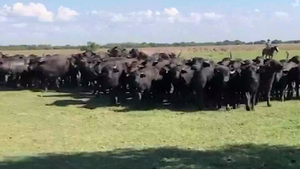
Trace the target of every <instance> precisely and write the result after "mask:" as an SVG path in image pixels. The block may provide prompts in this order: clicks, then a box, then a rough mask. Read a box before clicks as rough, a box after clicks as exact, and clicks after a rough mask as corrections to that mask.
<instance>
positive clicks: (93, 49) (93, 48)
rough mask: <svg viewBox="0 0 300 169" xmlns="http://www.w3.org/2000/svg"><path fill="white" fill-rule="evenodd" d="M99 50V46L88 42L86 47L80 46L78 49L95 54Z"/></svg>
mask: <svg viewBox="0 0 300 169" xmlns="http://www.w3.org/2000/svg"><path fill="white" fill-rule="evenodd" d="M99 48H100V45H98V44H97V43H95V42H88V43H87V45H86V46H82V47H81V48H80V50H81V51H85V52H96V51H97V50H98V49H99Z"/></svg>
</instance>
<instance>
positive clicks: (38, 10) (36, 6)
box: [5, 3, 54, 22]
mask: <svg viewBox="0 0 300 169" xmlns="http://www.w3.org/2000/svg"><path fill="white" fill-rule="evenodd" d="M5 8H6V9H8V10H10V9H11V8H10V7H8V6H5ZM11 12H12V13H13V14H16V15H19V16H28V17H37V18H38V19H39V20H40V21H43V22H53V20H54V14H53V13H52V12H51V11H48V10H47V8H46V7H45V6H44V5H43V4H41V3H29V4H28V5H24V4H22V3H15V4H14V5H13V7H12V9H11Z"/></svg>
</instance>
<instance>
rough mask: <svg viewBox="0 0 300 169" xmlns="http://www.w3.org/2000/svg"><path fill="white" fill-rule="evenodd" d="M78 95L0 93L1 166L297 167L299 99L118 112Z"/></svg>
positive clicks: (117, 109)
mask: <svg viewBox="0 0 300 169" xmlns="http://www.w3.org/2000/svg"><path fill="white" fill-rule="evenodd" d="M85 97H86V96H84V95H83V96H81V95H79V94H71V95H69V94H58V93H51V92H49V93H40V92H31V91H7V92H1V93H0V98H1V99H0V110H1V113H0V128H1V131H0V161H2V164H1V162H0V168H22V169H27V168H28V169H29V168H47V169H48V168H49V169H50V168H96V167H99V166H102V167H100V168H128V169H129V168H145V169H147V168H153V167H155V166H158V167H160V168H226V167H227V168H251V167H252V168H256V167H258V166H259V165H263V164H265V165H267V166H268V167H269V168H272V167H273V168H274V167H275V168H277V167H278V165H279V166H282V168H298V167H299V166H300V150H299V149H298V148H300V142H299V140H300V116H299V115H300V110H299V109H298V107H300V102H298V101H290V102H285V103H281V102H273V107H272V108H267V107H266V104H265V103H261V104H260V105H259V106H258V108H257V110H256V111H255V112H251V113H249V112H246V111H245V110H244V109H243V108H241V109H239V110H233V111H230V112H226V111H217V112H213V111H212V112H210V111H208V112H174V111H170V110H167V109H165V110H149V111H132V112H126V113H124V112H122V110H124V108H122V107H100V106H101V105H105V104H103V103H101V101H103V100H102V99H98V100H93V101H90V102H89V101H88V98H85ZM83 98H84V99H83ZM90 99H93V98H90ZM86 104H87V106H86V107H90V108H95V109H86V108H83V107H84V106H85V105H86ZM97 106H99V107H97ZM283 152H284V153H283ZM224 159H226V160H225V161H224ZM275 159H277V160H275ZM231 160H232V161H231ZM290 160H292V162H290ZM294 160H295V161H296V162H294ZM268 167H267V168H268Z"/></svg>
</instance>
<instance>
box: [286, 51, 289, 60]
mask: <svg viewBox="0 0 300 169" xmlns="http://www.w3.org/2000/svg"><path fill="white" fill-rule="evenodd" d="M289 56H290V53H289V52H288V51H286V60H288V59H289Z"/></svg>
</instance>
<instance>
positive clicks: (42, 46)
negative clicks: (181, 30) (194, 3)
mask: <svg viewBox="0 0 300 169" xmlns="http://www.w3.org/2000/svg"><path fill="white" fill-rule="evenodd" d="M265 43H266V41H265V40H259V41H254V42H243V41H240V40H234V41H230V40H225V41H222V42H221V41H220V42H202V43H198V42H175V43H153V42H150V43H146V42H143V43H132V42H126V43H108V44H105V45H100V44H97V43H96V42H88V43H87V45H78V46H72V45H65V46H52V45H50V44H40V45H8V46H0V50H55V49H81V50H85V51H90V50H91V51H93V50H94V49H99V48H113V47H114V46H120V47H122V48H147V47H187V46H222V45H259V44H265ZM283 43H284V44H298V43H300V40H289V41H282V40H277V39H275V40H273V41H272V44H283Z"/></svg>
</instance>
